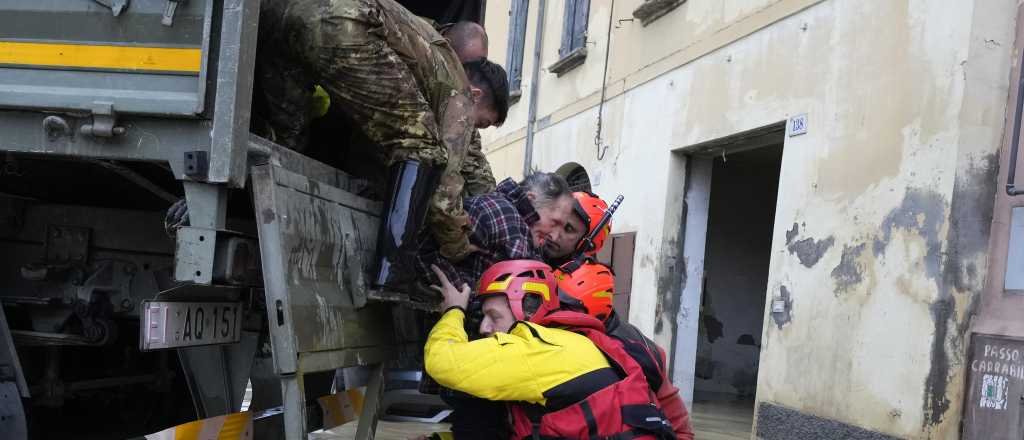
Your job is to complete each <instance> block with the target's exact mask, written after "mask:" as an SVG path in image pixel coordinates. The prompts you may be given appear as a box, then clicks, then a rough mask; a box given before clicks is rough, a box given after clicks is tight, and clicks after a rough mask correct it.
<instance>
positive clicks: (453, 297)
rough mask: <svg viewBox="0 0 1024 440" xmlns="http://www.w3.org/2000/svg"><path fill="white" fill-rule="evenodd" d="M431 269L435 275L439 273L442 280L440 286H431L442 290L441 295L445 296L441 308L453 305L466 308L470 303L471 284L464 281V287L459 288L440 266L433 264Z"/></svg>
mask: <svg viewBox="0 0 1024 440" xmlns="http://www.w3.org/2000/svg"><path fill="white" fill-rule="evenodd" d="M430 270H432V271H434V275H437V279H438V280H441V285H440V286H430V288H431V289H434V290H436V291H438V292H440V293H441V296H443V297H444V301H443V302H442V303H441V310H448V309H450V308H452V307H459V308H461V309H462V310H466V307H467V306H468V305H469V292H470V290H469V285H468V284H466V283H462V288H461V289H457V288H455V286H454V285H452V282H451V281H449V280H448V276H447V275H445V274H444V272H442V271H441V269H440V268H438V267H437V266H435V265H433V264H431V265H430Z"/></svg>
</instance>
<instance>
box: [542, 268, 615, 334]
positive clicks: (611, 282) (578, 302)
mask: <svg viewBox="0 0 1024 440" xmlns="http://www.w3.org/2000/svg"><path fill="white" fill-rule="evenodd" d="M556 277H557V278H558V293H559V295H565V296H566V297H563V298H562V302H564V303H566V304H572V305H575V306H577V307H582V308H583V309H585V311H586V313H587V314H588V315H590V316H593V317H595V318H597V319H599V320H601V321H602V322H603V321H604V320H606V319H608V317H609V316H611V313H612V299H613V296H614V295H615V275H614V274H613V273H612V270H611V269H609V268H608V267H607V266H605V265H603V264H601V263H596V262H592V261H591V262H585V263H583V264H582V265H580V266H579V267H577V268H576V269H575V270H574V271H572V272H571V273H566V272H563V271H562V270H559V271H558V272H557V273H556Z"/></svg>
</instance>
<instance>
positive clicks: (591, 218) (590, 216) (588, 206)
mask: <svg viewBox="0 0 1024 440" xmlns="http://www.w3.org/2000/svg"><path fill="white" fill-rule="evenodd" d="M572 197H573V198H574V199H576V203H575V204H574V206H573V209H574V211H575V212H576V215H578V216H580V218H582V219H583V224H585V225H586V226H587V231H586V234H589V233H590V232H591V231H592V230H593V229H594V228H595V227H597V224H598V223H599V222H600V221H601V217H603V216H604V212H605V211H607V210H608V203H605V201H604V200H601V198H600V197H598V196H596V195H594V194H592V193H589V192H582V191H580V192H574V193H572ZM611 231H612V222H611V221H609V222H608V224H607V225H605V227H604V230H603V231H601V232H600V233H598V234H597V235H596V236H594V248H593V249H579V250H581V251H583V253H584V254H585V255H587V256H594V255H597V253H598V251H600V250H601V247H602V246H604V241H605V240H606V239H607V238H608V234H610V233H611ZM586 234H584V235H586ZM579 246H580V247H582V246H583V241H582V240H581V241H580V244H579Z"/></svg>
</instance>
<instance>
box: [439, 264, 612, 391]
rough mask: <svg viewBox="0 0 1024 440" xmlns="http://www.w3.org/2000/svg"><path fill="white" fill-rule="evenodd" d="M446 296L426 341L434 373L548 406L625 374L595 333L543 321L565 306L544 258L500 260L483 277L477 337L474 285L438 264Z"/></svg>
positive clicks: (459, 385) (461, 385) (448, 382)
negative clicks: (468, 327) (456, 282)
mask: <svg viewBox="0 0 1024 440" xmlns="http://www.w3.org/2000/svg"><path fill="white" fill-rule="evenodd" d="M433 269H434V272H435V273H436V274H437V276H438V278H439V279H440V280H441V284H442V285H441V286H439V287H436V288H437V290H439V291H440V292H441V293H442V295H443V296H444V303H443V306H444V308H445V312H444V315H443V316H442V317H441V319H440V321H438V322H437V324H436V325H435V326H434V328H433V330H431V332H430V335H429V337H428V338H427V343H426V346H425V348H424V361H425V366H426V370H427V373H428V374H430V376H431V377H433V378H434V380H436V381H437V382H438V383H439V384H441V385H444V386H445V387H448V388H451V389H454V390H458V391H462V392H465V393H468V394H471V395H474V396H477V397H481V398H484V399H488V400H498V401H514V402H528V403H534V404H538V405H542V406H544V407H546V408H549V409H552V408H560V407H565V406H568V405H571V404H573V403H576V400H577V399H578V396H579V395H580V394H581V393H582V394H589V392H591V391H596V390H599V389H601V388H604V387H606V386H608V385H610V384H612V383H615V382H616V381H618V380H619V377H618V375H617V374H616V372H615V370H614V369H612V368H611V366H610V365H609V363H608V361H607V360H606V359H605V357H604V355H603V354H602V353H601V351H600V350H598V348H597V347H596V346H595V345H594V344H593V343H592V342H591V341H590V340H589V339H587V337H585V336H583V335H580V334H576V333H573V332H570V331H567V330H562V329H557V328H546V327H543V326H540V325H538V324H535V323H534V322H532V321H537V320H539V319H540V318H542V317H543V316H545V315H547V314H548V313H551V312H553V311H556V310H557V309H558V305H559V303H558V293H557V286H556V281H555V277H554V276H553V275H552V272H551V268H550V267H549V266H547V265H546V264H544V263H542V262H539V261H531V260H512V261H504V262H500V263H497V264H495V265H494V266H492V267H491V268H490V269H488V270H487V271H486V272H484V275H483V276H482V277H481V279H480V289H479V291H478V293H479V295H481V297H483V298H484V301H483V311H484V319H483V322H482V323H481V324H480V333H481V334H483V335H486V336H487V337H485V338H482V339H477V340H474V341H470V340H469V337H468V336H467V335H466V331H465V330H464V328H463V321H464V319H465V308H466V304H467V302H468V300H469V295H470V289H469V286H467V285H465V284H464V285H463V286H462V288H461V289H457V288H456V287H455V286H453V285H452V284H451V283H450V282H449V281H448V279H447V277H445V276H444V274H443V273H442V272H441V271H440V270H438V269H437V268H436V267H434V268H433Z"/></svg>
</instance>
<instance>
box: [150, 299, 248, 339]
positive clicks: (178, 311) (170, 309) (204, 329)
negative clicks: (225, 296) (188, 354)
mask: <svg viewBox="0 0 1024 440" xmlns="http://www.w3.org/2000/svg"><path fill="white" fill-rule="evenodd" d="M241 325H242V303H240V302H217V303H211V302H164V301H145V302H143V303H142V325H141V331H142V334H141V335H140V338H139V339H140V341H141V345H142V350H143V351H148V350H159V349H163V348H176V347H193V346H197V345H211V344H230V343H235V342H238V341H239V340H240V339H241V335H242V329H241Z"/></svg>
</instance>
